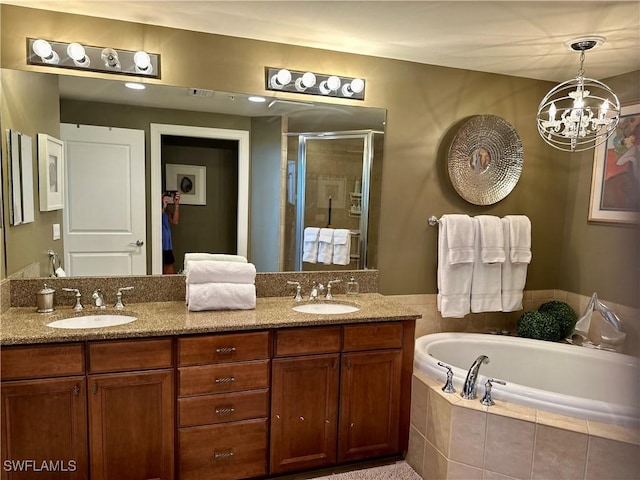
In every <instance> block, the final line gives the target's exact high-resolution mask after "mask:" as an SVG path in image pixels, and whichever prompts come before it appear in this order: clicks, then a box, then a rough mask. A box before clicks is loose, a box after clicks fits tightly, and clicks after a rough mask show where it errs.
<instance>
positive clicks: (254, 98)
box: [247, 97, 267, 103]
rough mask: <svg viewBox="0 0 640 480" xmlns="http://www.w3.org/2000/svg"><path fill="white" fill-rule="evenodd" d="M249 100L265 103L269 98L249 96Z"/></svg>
mask: <svg viewBox="0 0 640 480" xmlns="http://www.w3.org/2000/svg"><path fill="white" fill-rule="evenodd" d="M247 100H249V101H250V102H255V103H264V102H266V101H267V99H266V98H264V97H249V98H248V99H247Z"/></svg>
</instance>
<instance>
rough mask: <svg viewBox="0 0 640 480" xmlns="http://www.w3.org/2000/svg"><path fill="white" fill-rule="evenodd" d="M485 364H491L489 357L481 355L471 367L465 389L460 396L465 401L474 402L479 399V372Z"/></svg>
mask: <svg viewBox="0 0 640 480" xmlns="http://www.w3.org/2000/svg"><path fill="white" fill-rule="evenodd" d="M483 363H485V364H486V363H489V357H487V356H486V355H480V356H479V357H478V358H476V359H475V361H474V362H473V364H472V365H471V368H469V372H468V373H467V378H466V379H465V381H464V387H463V388H462V393H460V396H461V397H462V398H464V399H465V400H473V399H474V398H477V394H476V386H477V384H478V371H479V370H480V366H481V365H482V364H483Z"/></svg>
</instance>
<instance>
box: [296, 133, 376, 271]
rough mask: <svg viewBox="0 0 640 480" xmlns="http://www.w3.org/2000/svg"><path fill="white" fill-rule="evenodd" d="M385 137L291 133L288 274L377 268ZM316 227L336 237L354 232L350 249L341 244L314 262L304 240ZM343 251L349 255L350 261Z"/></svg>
mask: <svg viewBox="0 0 640 480" xmlns="http://www.w3.org/2000/svg"><path fill="white" fill-rule="evenodd" d="M383 138H384V134H383V132H379V131H374V130H358V131H344V132H314V133H290V134H289V136H288V142H287V208H286V215H285V216H286V218H285V225H286V228H287V235H286V238H285V250H286V253H285V257H286V258H285V270H297V271H298V270H299V271H302V270H353V269H365V268H367V267H368V266H370V265H371V264H375V263H376V256H377V255H376V253H377V252H376V250H375V245H376V244H377V233H378V223H379V222H378V221H379V212H380V208H379V204H380V202H379V197H380V194H379V190H380V188H379V182H380V172H381V169H382V142H383ZM372 184H373V186H374V188H372ZM372 192H373V194H372ZM314 227H315V228H325V229H329V230H328V232H329V235H336V237H337V236H338V235H339V233H338V232H340V231H342V233H343V234H347V232H348V235H347V247H348V248H345V247H339V246H338V244H339V243H340V242H339V241H338V240H336V241H335V246H334V247H335V248H336V251H335V252H334V254H333V255H324V256H323V255H322V253H320V255H319V258H318V259H317V260H316V259H315V258H313V259H310V257H309V256H306V255H304V254H303V251H304V245H303V244H304V238H303V237H304V232H305V229H308V228H314ZM371 246H373V248H370V247H371ZM338 248H344V249H345V250H346V252H348V253H346V254H345V257H346V258H344V259H341V258H340V256H339V255H338Z"/></svg>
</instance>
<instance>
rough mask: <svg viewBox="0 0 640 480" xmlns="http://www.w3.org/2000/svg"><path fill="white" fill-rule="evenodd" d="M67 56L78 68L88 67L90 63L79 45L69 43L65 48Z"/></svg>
mask: <svg viewBox="0 0 640 480" xmlns="http://www.w3.org/2000/svg"><path fill="white" fill-rule="evenodd" d="M67 55H69V58H71V59H72V60H73V63H75V64H76V66H78V67H88V66H89V63H91V62H90V60H89V57H87V55H86V53H85V51H84V47H83V46H82V45H80V44H79V43H75V42H74V43H70V44H69V46H68V47H67Z"/></svg>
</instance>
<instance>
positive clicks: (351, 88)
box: [342, 78, 364, 97]
mask: <svg viewBox="0 0 640 480" xmlns="http://www.w3.org/2000/svg"><path fill="white" fill-rule="evenodd" d="M362 90H364V80H362V79H361V78H354V79H353V80H352V81H351V83H347V84H345V85H343V86H342V94H343V95H344V96H345V97H351V96H353V94H354V93H360V92H361V91H362Z"/></svg>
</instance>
